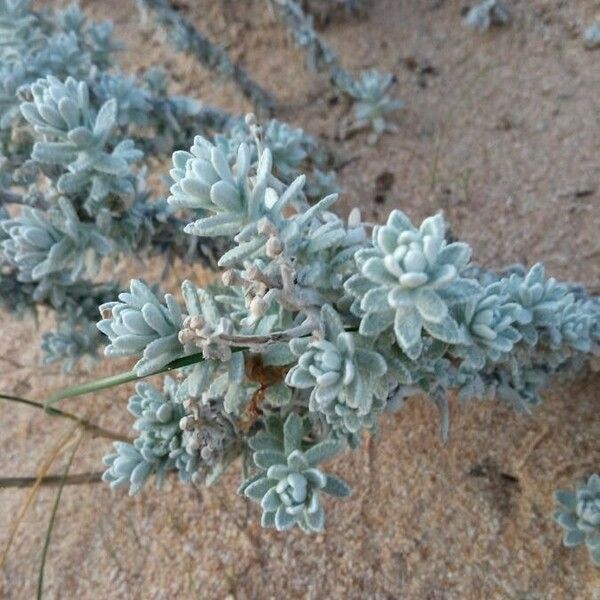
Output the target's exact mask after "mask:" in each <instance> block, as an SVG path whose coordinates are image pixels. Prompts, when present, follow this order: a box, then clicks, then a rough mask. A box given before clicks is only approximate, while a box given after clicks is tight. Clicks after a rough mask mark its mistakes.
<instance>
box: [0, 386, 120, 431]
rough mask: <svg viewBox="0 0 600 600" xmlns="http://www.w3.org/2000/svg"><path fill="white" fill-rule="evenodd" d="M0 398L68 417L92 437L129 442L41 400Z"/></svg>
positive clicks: (1, 396)
mask: <svg viewBox="0 0 600 600" xmlns="http://www.w3.org/2000/svg"><path fill="white" fill-rule="evenodd" d="M0 399H2V400H8V401H10V402H18V403H19V404H26V405H27V406H33V407H34V408H38V409H40V410H43V411H44V412H46V413H47V414H48V415H50V416H51V417H61V418H63V419H69V420H70V421H74V422H75V423H78V424H79V425H80V426H81V428H82V429H83V430H84V431H86V432H88V433H90V434H91V435H92V436H93V437H103V438H106V439H109V440H116V441H121V442H131V438H129V437H127V436H126V435H121V434H120V433H115V432H114V431H109V430H108V429H104V428H103V427H100V426H99V425H96V424H94V423H91V422H90V421H88V420H87V419H84V418H82V417H78V416H77V415H74V414H72V413H69V412H65V411H63V410H60V409H58V408H51V407H50V406H45V405H44V404H42V403H41V402H36V401H35V400H29V399H27V398H21V397H20V396H12V395H10V394H0Z"/></svg>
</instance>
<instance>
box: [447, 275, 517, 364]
mask: <svg viewBox="0 0 600 600" xmlns="http://www.w3.org/2000/svg"><path fill="white" fill-rule="evenodd" d="M507 298H508V297H507V296H502V284H500V283H493V284H491V285H490V286H488V287H487V288H486V289H485V291H484V293H483V295H481V296H477V297H475V298H472V299H470V300H468V301H467V302H466V303H465V304H463V305H461V306H460V307H459V308H458V310H459V311H460V312H461V314H460V316H459V317H458V319H459V321H460V322H462V323H464V325H465V330H466V341H465V346H466V349H465V358H466V361H467V363H468V364H469V366H470V367H471V368H473V369H482V368H483V367H484V365H485V362H486V360H490V361H492V362H498V361H499V360H500V358H501V357H502V355H503V354H506V353H509V352H511V351H512V349H513V346H514V344H516V343H517V342H518V341H520V340H521V334H520V333H519V332H518V330H517V329H516V328H515V324H516V323H517V322H519V320H521V321H522V320H523V319H524V318H526V317H525V316H524V315H525V311H524V310H523V308H522V307H521V306H520V305H519V304H517V303H516V302H509V301H507Z"/></svg>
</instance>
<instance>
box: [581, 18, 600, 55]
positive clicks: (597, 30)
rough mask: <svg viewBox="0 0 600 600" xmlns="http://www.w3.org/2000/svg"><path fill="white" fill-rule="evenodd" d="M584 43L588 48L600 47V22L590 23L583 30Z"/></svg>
mask: <svg viewBox="0 0 600 600" xmlns="http://www.w3.org/2000/svg"><path fill="white" fill-rule="evenodd" d="M583 43H584V45H585V47H586V48H587V49H588V50H595V49H596V48H600V23H594V24H593V25H590V26H589V27H588V28H587V29H586V30H585V31H584V32H583Z"/></svg>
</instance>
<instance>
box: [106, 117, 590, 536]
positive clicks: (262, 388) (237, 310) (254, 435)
mask: <svg viewBox="0 0 600 600" xmlns="http://www.w3.org/2000/svg"><path fill="white" fill-rule="evenodd" d="M247 125H248V127H249V128H250V131H251V134H252V135H251V136H250V137H244V138H243V139H240V140H239V141H238V142H237V148H236V147H235V144H234V143H233V142H232V141H231V140H230V143H229V144H223V143H222V140H221V142H220V143H214V142H212V141H210V140H208V139H205V138H203V137H201V136H198V137H197V138H196V139H195V142H194V145H193V146H192V148H191V149H190V151H189V152H183V151H178V152H175V154H174V156H173V166H174V168H173V170H172V171H171V175H172V177H173V180H174V185H173V186H172V188H171V196H170V198H169V202H170V203H171V204H173V205H174V206H176V207H184V208H187V209H188V210H195V211H199V212H198V217H197V218H194V220H192V221H191V222H190V223H189V224H188V225H187V226H186V227H185V231H186V232H187V233H188V234H189V235H190V236H197V235H213V236H217V235H220V234H225V235H228V236H230V237H231V239H232V242H233V245H232V247H230V248H229V249H224V251H223V253H222V255H221V257H220V259H219V265H220V266H221V267H222V268H223V269H224V271H223V273H222V281H221V283H218V284H213V285H210V286H207V287H206V288H204V289H201V288H198V287H197V286H196V285H195V284H194V283H193V282H192V281H186V282H184V283H183V285H182V296H183V301H184V302H183V304H182V305H181V306H182V308H179V304H176V303H175V300H174V299H173V300H171V301H170V302H172V303H173V306H172V307H171V308H169V309H168V310H167V307H166V306H164V305H163V304H162V303H160V302H159V301H158V300H157V299H155V298H154V296H153V294H152V293H151V292H149V291H148V289H147V288H144V294H142V296H144V298H142V299H141V300H140V301H138V300H136V301H135V302H130V300H129V299H127V300H126V301H122V303H121V304H118V303H117V304H112V305H110V306H113V307H119V308H118V309H117V310H115V309H114V308H112V309H111V310H110V311H106V310H105V311H104V313H105V314H104V315H103V316H104V320H103V321H101V322H100V324H99V327H100V328H101V329H102V330H103V331H106V332H107V333H108V334H109V336H110V337H111V341H112V345H113V346H114V347H117V346H119V347H120V345H122V347H123V348H124V349H125V351H126V353H127V354H129V353H131V354H133V355H135V356H137V357H141V359H142V360H141V362H138V363H137V364H136V366H135V367H134V372H135V374H136V376H137V377H142V376H145V375H148V374H150V373H156V372H162V371H164V370H171V369H174V368H180V369H181V381H180V383H179V384H178V386H179V387H178V394H179V396H178V397H180V398H181V399H182V405H183V410H184V413H183V415H184V416H183V417H182V419H181V421H180V428H181V431H182V434H181V435H182V437H181V441H180V442H177V444H176V448H177V449H178V452H179V454H178V456H179V457H180V462H179V463H178V464H179V465H180V466H177V465H176V464H175V463H172V462H170V463H168V465H169V470H179V471H180V475H181V470H182V469H183V471H184V472H185V473H186V475H185V478H184V481H195V482H206V483H212V482H213V481H214V480H216V478H217V477H218V476H219V475H220V474H221V473H222V472H223V471H224V470H225V469H227V468H228V467H229V466H230V465H231V464H232V463H233V462H234V461H235V459H236V458H238V457H240V459H241V462H242V464H243V466H244V471H245V473H246V474H245V475H244V479H245V483H244V485H243V486H242V488H241V489H242V491H243V493H245V494H246V495H248V496H249V497H251V498H253V499H254V500H256V501H257V502H260V503H261V505H262V507H263V511H264V512H263V524H264V525H265V526H269V527H270V526H275V527H276V528H278V529H282V530H283V529H288V528H290V527H293V526H294V525H296V524H299V525H300V526H301V527H303V528H304V529H306V530H307V531H319V530H321V528H322V525H323V515H322V512H321V508H320V504H318V495H319V492H320V491H329V487H330V486H329V484H328V483H327V482H328V481H329V480H328V479H327V476H325V475H323V474H322V473H321V472H320V471H319V473H321V475H317V474H315V471H314V469H315V465H316V463H317V462H318V461H317V460H316V459H315V458H313V457H316V456H317V455H319V456H321V449H325V448H327V449H330V450H331V452H333V449H334V448H335V451H336V452H337V451H339V449H341V448H342V447H343V446H345V445H348V446H349V447H351V448H358V447H359V446H360V444H361V441H362V438H363V433H364V432H365V431H367V430H374V429H376V427H377V421H378V419H379V417H380V416H381V415H382V414H385V413H386V412H388V411H393V410H399V409H401V408H402V406H404V405H405V404H406V402H407V401H408V400H409V399H410V398H411V397H414V396H417V395H423V394H424V395H426V396H427V397H429V399H430V400H431V401H432V402H433V403H434V404H435V405H436V406H437V408H438V409H439V411H440V415H441V419H442V432H443V434H444V435H445V436H446V435H447V434H448V428H449V408H448V397H449V393H450V392H451V391H456V392H458V394H459V396H460V397H461V399H463V400H465V401H466V400H470V399H485V398H491V397H492V398H498V399H500V400H502V401H504V402H507V403H508V404H510V405H511V406H513V407H514V408H515V409H516V410H518V411H524V412H531V411H532V410H533V408H534V407H535V406H537V405H539V404H540V402H541V397H540V390H541V389H542V387H543V386H544V385H546V384H547V383H548V382H549V380H550V378H551V377H552V375H553V374H554V373H577V372H578V371H580V370H581V368H583V367H584V366H585V363H586V360H587V359H588V358H589V357H590V356H591V355H597V354H600V344H599V342H600V302H598V300H597V299H596V298H593V297H590V296H589V295H588V294H587V293H586V292H585V290H584V289H583V288H581V287H580V286H575V285H572V284H562V283H559V282H557V281H555V280H554V279H552V278H546V276H545V274H544V270H543V268H542V267H541V265H536V266H534V267H533V268H532V269H531V270H530V271H529V272H527V271H526V270H525V269H524V268H522V267H512V268H510V269H508V270H506V271H505V272H500V273H493V272H491V271H488V270H486V269H483V268H481V267H477V266H475V265H473V264H472V263H471V249H470V247H469V246H468V245H467V244H465V243H463V242H455V241H452V242H451V241H448V240H447V227H446V223H445V221H444V219H443V217H442V215H435V216H433V217H430V218H428V219H425V220H424V221H423V223H422V224H421V225H420V226H419V227H416V226H415V225H413V224H412V222H411V221H410V219H409V218H408V216H407V215H405V214H404V213H402V212H401V211H399V210H394V211H392V213H391V214H390V216H389V219H388V221H387V223H386V224H385V225H383V226H374V227H373V231H372V234H371V236H369V235H368V234H367V230H368V229H369V228H370V227H371V225H368V224H366V223H364V222H362V220H361V217H360V213H359V212H358V211H357V210H354V211H352V213H351V214H350V217H349V218H348V221H347V222H345V221H343V220H342V219H340V218H339V217H337V216H336V215H335V214H334V213H333V212H331V210H330V209H331V208H332V206H333V205H334V203H335V202H336V200H337V196H336V195H331V196H326V197H324V198H322V199H321V200H320V201H318V202H317V203H316V204H313V205H311V204H310V203H308V202H307V198H306V194H305V192H304V189H305V178H304V177H303V176H299V177H296V178H294V179H293V180H292V181H290V182H289V183H288V182H285V181H283V180H282V179H280V178H279V177H277V176H276V175H275V173H276V172H277V171H276V159H274V156H273V153H272V152H271V150H270V148H269V147H268V146H267V144H265V141H264V137H263V136H264V130H263V129H262V128H260V127H259V126H258V124H257V123H256V120H255V117H254V116H253V115H249V116H248V118H247ZM137 285H138V284H136V286H137ZM150 296H152V297H150ZM153 298H154V299H153ZM122 300H123V299H122ZM134 305H135V306H134ZM146 305H148V306H152V307H154V308H153V309H152V310H153V311H154V312H156V313H157V315H156V317H157V322H156V324H154V323H153V322H150V320H149V319H148V317H149V316H150V312H148V311H149V309H145V308H144V306H146ZM175 306H177V308H175ZM146 312H148V315H146V314H145V313H146ZM167 313H168V314H167ZM153 314H154V313H152V315H153ZM159 314H160V315H161V318H160V319H158V315H159ZM169 315H171V316H169ZM175 315H176V318H175ZM152 319H154V316H152ZM155 346H157V347H158V348H159V349H161V350H162V349H163V347H164V348H165V349H166V351H165V352H164V354H161V355H160V357H159V358H158V359H155V356H154V355H155V354H156V353H155V352H154V348H155ZM149 350H150V351H151V352H150V354H151V355H152V356H148V355H147V352H148V351H149ZM107 353H108V354H109V355H110V354H112V353H113V351H112V350H110V347H109V349H108V352H107ZM148 358H149V359H150V361H148V360H147V359H148ZM168 361H170V362H168ZM203 414H206V417H203V416H202V415H203ZM208 417H210V418H208ZM207 419H208V424H207ZM217 423H218V425H217ZM206 427H208V429H206ZM203 428H204V429H203ZM286 431H287V433H286ZM178 435H179V434H178ZM290 440H293V441H290ZM135 444H137V446H134V450H135V452H137V454H135V452H134V451H133V450H131V449H130V448H129V447H128V449H127V450H125V449H124V450H123V454H124V457H123V458H122V459H118V458H117V457H116V455H113V456H112V457H111V458H110V459H109V463H110V464H111V465H112V464H113V462H114V463H115V464H116V462H117V461H118V460H122V462H123V464H124V465H126V466H127V468H125V467H122V469H121V470H122V471H123V475H122V477H124V478H125V479H123V482H130V483H132V479H131V477H132V474H133V470H134V469H137V468H138V464H140V459H139V458H136V457H138V455H139V456H141V454H140V453H141V448H142V445H143V444H142V442H140V441H136V442H135ZM181 448H185V449H186V452H185V453H184V452H182V451H181ZM317 449H319V450H318V451H317ZM194 451H199V452H200V457H201V458H202V460H199V459H198V455H197V454H196V455H194V456H195V457H196V458H193V459H190V458H189V456H190V453H193V452H194ZM125 454H126V455H127V456H125ZM134 454H135V456H134ZM251 454H252V460H250V458H251V457H250V455H251ZM326 455H329V450H327V452H326ZM209 459H210V461H209V462H207V461H208V460H209ZM111 461H112V462H111ZM119 464H121V463H120V462H119ZM153 464H154V463H153ZM161 464H162V463H161ZM165 464H167V463H165ZM252 465H254V466H253V467H252ZM248 467H250V468H253V469H254V470H258V472H257V473H255V474H254V475H252V473H251V474H250V479H248V478H247V471H248ZM160 468H162V467H158V466H155V467H148V466H145V467H139V469H140V471H139V473H141V475H144V474H151V473H154V472H156V473H159V472H160V473H162V471H160ZM165 468H166V467H165ZM111 469H112V466H111ZM109 471H110V469H109ZM110 472H112V471H110ZM119 472H120V471H119ZM136 473H138V472H137V471H136ZM115 476H116V475H115ZM107 477H108V476H107ZM110 477H112V475H111V476H110ZM140 477H141V476H140ZM111 480H112V479H111ZM139 481H141V478H140V479H138V475H136V476H135V477H134V480H133V484H134V489H135V491H137V489H138V488H137V487H135V486H136V485H137V484H138V483H139ZM332 485H333V484H332ZM334 487H335V490H336V491H337V492H341V491H343V492H344V493H343V494H342V495H346V493H347V491H348V490H347V488H346V486H342V485H341V484H338V483H336V484H335V486H334ZM315 498H316V499H315Z"/></svg>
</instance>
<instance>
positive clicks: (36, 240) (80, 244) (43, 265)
mask: <svg viewBox="0 0 600 600" xmlns="http://www.w3.org/2000/svg"><path fill="white" fill-rule="evenodd" d="M2 228H3V229H4V231H5V232H6V233H7V234H8V236H9V237H8V239H6V240H5V241H4V242H3V243H2V247H3V251H4V257H5V260H6V261H7V262H8V263H9V264H10V265H12V266H14V267H15V268H16V269H17V271H18V280H19V281H22V282H26V283H35V285H36V287H35V291H34V292H33V298H34V300H36V301H39V300H44V299H46V298H49V299H50V301H51V303H52V305H53V306H54V307H55V308H58V307H60V306H61V304H62V303H63V302H64V300H65V294H66V293H67V290H66V289H65V288H69V287H70V286H72V285H73V284H74V283H75V282H77V281H78V280H79V279H81V278H82V277H83V276H84V275H95V273H96V272H97V270H98V266H99V262H100V257H101V256H103V255H106V254H108V253H109V252H110V251H111V244H110V241H109V240H108V239H106V238H105V237H104V236H102V235H101V234H100V233H99V232H98V231H97V230H96V228H95V227H93V226H92V225H88V224H83V223H81V222H80V220H79V218H78V216H77V213H76V211H75V209H74V208H73V206H72V204H71V203H70V202H69V200H67V198H64V197H61V198H59V199H58V202H57V206H56V207H55V208H52V209H50V210H49V211H47V212H43V211H40V210H36V209H33V208H28V207H25V208H24V209H23V212H22V213H21V215H19V216H18V217H15V218H14V219H7V220H5V221H3V222H2Z"/></svg>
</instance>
